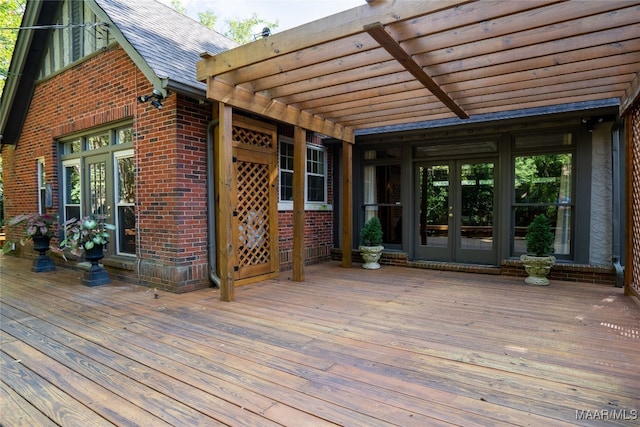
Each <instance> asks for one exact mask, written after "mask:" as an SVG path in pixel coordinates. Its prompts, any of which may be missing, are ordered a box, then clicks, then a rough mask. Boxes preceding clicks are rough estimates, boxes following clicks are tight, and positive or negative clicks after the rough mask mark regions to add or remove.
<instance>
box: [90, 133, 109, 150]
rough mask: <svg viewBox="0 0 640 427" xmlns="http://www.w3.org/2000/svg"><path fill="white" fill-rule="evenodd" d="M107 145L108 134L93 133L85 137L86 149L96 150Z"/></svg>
mask: <svg viewBox="0 0 640 427" xmlns="http://www.w3.org/2000/svg"><path fill="white" fill-rule="evenodd" d="M108 146H109V134H108V133H105V134H102V135H94V136H90V137H89V138H87V149H88V150H96V149H98V148H102V147H108Z"/></svg>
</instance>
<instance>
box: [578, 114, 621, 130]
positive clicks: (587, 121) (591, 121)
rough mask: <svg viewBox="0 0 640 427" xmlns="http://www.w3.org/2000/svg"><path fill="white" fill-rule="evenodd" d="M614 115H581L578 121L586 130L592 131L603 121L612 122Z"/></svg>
mask: <svg viewBox="0 0 640 427" xmlns="http://www.w3.org/2000/svg"><path fill="white" fill-rule="evenodd" d="M615 119H616V116H614V115H609V116H595V117H583V118H582V119H580V122H581V123H582V124H583V125H584V126H585V127H586V128H587V132H589V133H592V132H593V130H594V129H595V127H596V126H597V125H599V124H600V123H603V122H613V121H615Z"/></svg>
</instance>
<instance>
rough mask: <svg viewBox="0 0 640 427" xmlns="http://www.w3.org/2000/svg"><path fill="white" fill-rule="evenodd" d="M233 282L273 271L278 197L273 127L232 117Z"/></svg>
mask: <svg viewBox="0 0 640 427" xmlns="http://www.w3.org/2000/svg"><path fill="white" fill-rule="evenodd" d="M233 145H234V158H235V160H234V162H235V166H234V176H235V178H234V180H235V186H234V187H235V190H234V193H235V197H234V200H235V203H236V205H235V210H234V213H233V217H234V218H233V229H232V235H233V242H234V246H235V251H236V268H235V270H236V271H235V275H234V278H235V279H236V284H238V285H241V284H243V283H248V282H253V281H256V280H262V279H264V278H265V277H272V276H273V275H274V274H275V273H277V270H278V265H279V253H278V218H277V217H278V210H277V206H278V199H277V188H276V184H277V180H276V178H277V158H276V133H275V129H272V128H270V127H268V126H267V125H262V124H260V123H258V122H254V121H249V120H247V119H244V118H234V125H233Z"/></svg>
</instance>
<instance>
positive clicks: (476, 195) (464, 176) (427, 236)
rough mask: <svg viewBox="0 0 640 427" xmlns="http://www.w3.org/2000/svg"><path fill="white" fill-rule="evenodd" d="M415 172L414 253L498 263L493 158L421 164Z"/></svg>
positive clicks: (424, 256) (423, 256)
mask: <svg viewBox="0 0 640 427" xmlns="http://www.w3.org/2000/svg"><path fill="white" fill-rule="evenodd" d="M415 175H416V176H415V185H416V206H415V218H416V221H415V223H416V229H415V233H414V235H415V239H414V241H415V246H414V249H415V250H414V252H415V258H416V259H425V260H434V261H445V262H465V263H482V264H495V263H496V262H497V250H496V244H495V242H496V241H497V239H496V236H495V231H496V228H495V226H494V220H495V214H494V207H495V205H496V195H497V192H496V180H495V176H496V170H495V161H494V160H475V159H474V160H451V161H442V162H429V163H420V164H417V165H416V172H415Z"/></svg>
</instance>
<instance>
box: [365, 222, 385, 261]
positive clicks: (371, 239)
mask: <svg viewBox="0 0 640 427" xmlns="http://www.w3.org/2000/svg"><path fill="white" fill-rule="evenodd" d="M360 239H361V240H360V247H359V249H360V253H361V254H362V259H363V260H364V264H362V268H366V269H367V270H377V269H379V268H380V264H378V260H379V259H380V256H381V255H382V251H383V250H384V246H382V224H380V220H379V219H378V217H377V216H374V217H371V218H370V219H369V220H368V221H367V222H365V223H364V227H362V230H361V232H360Z"/></svg>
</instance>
